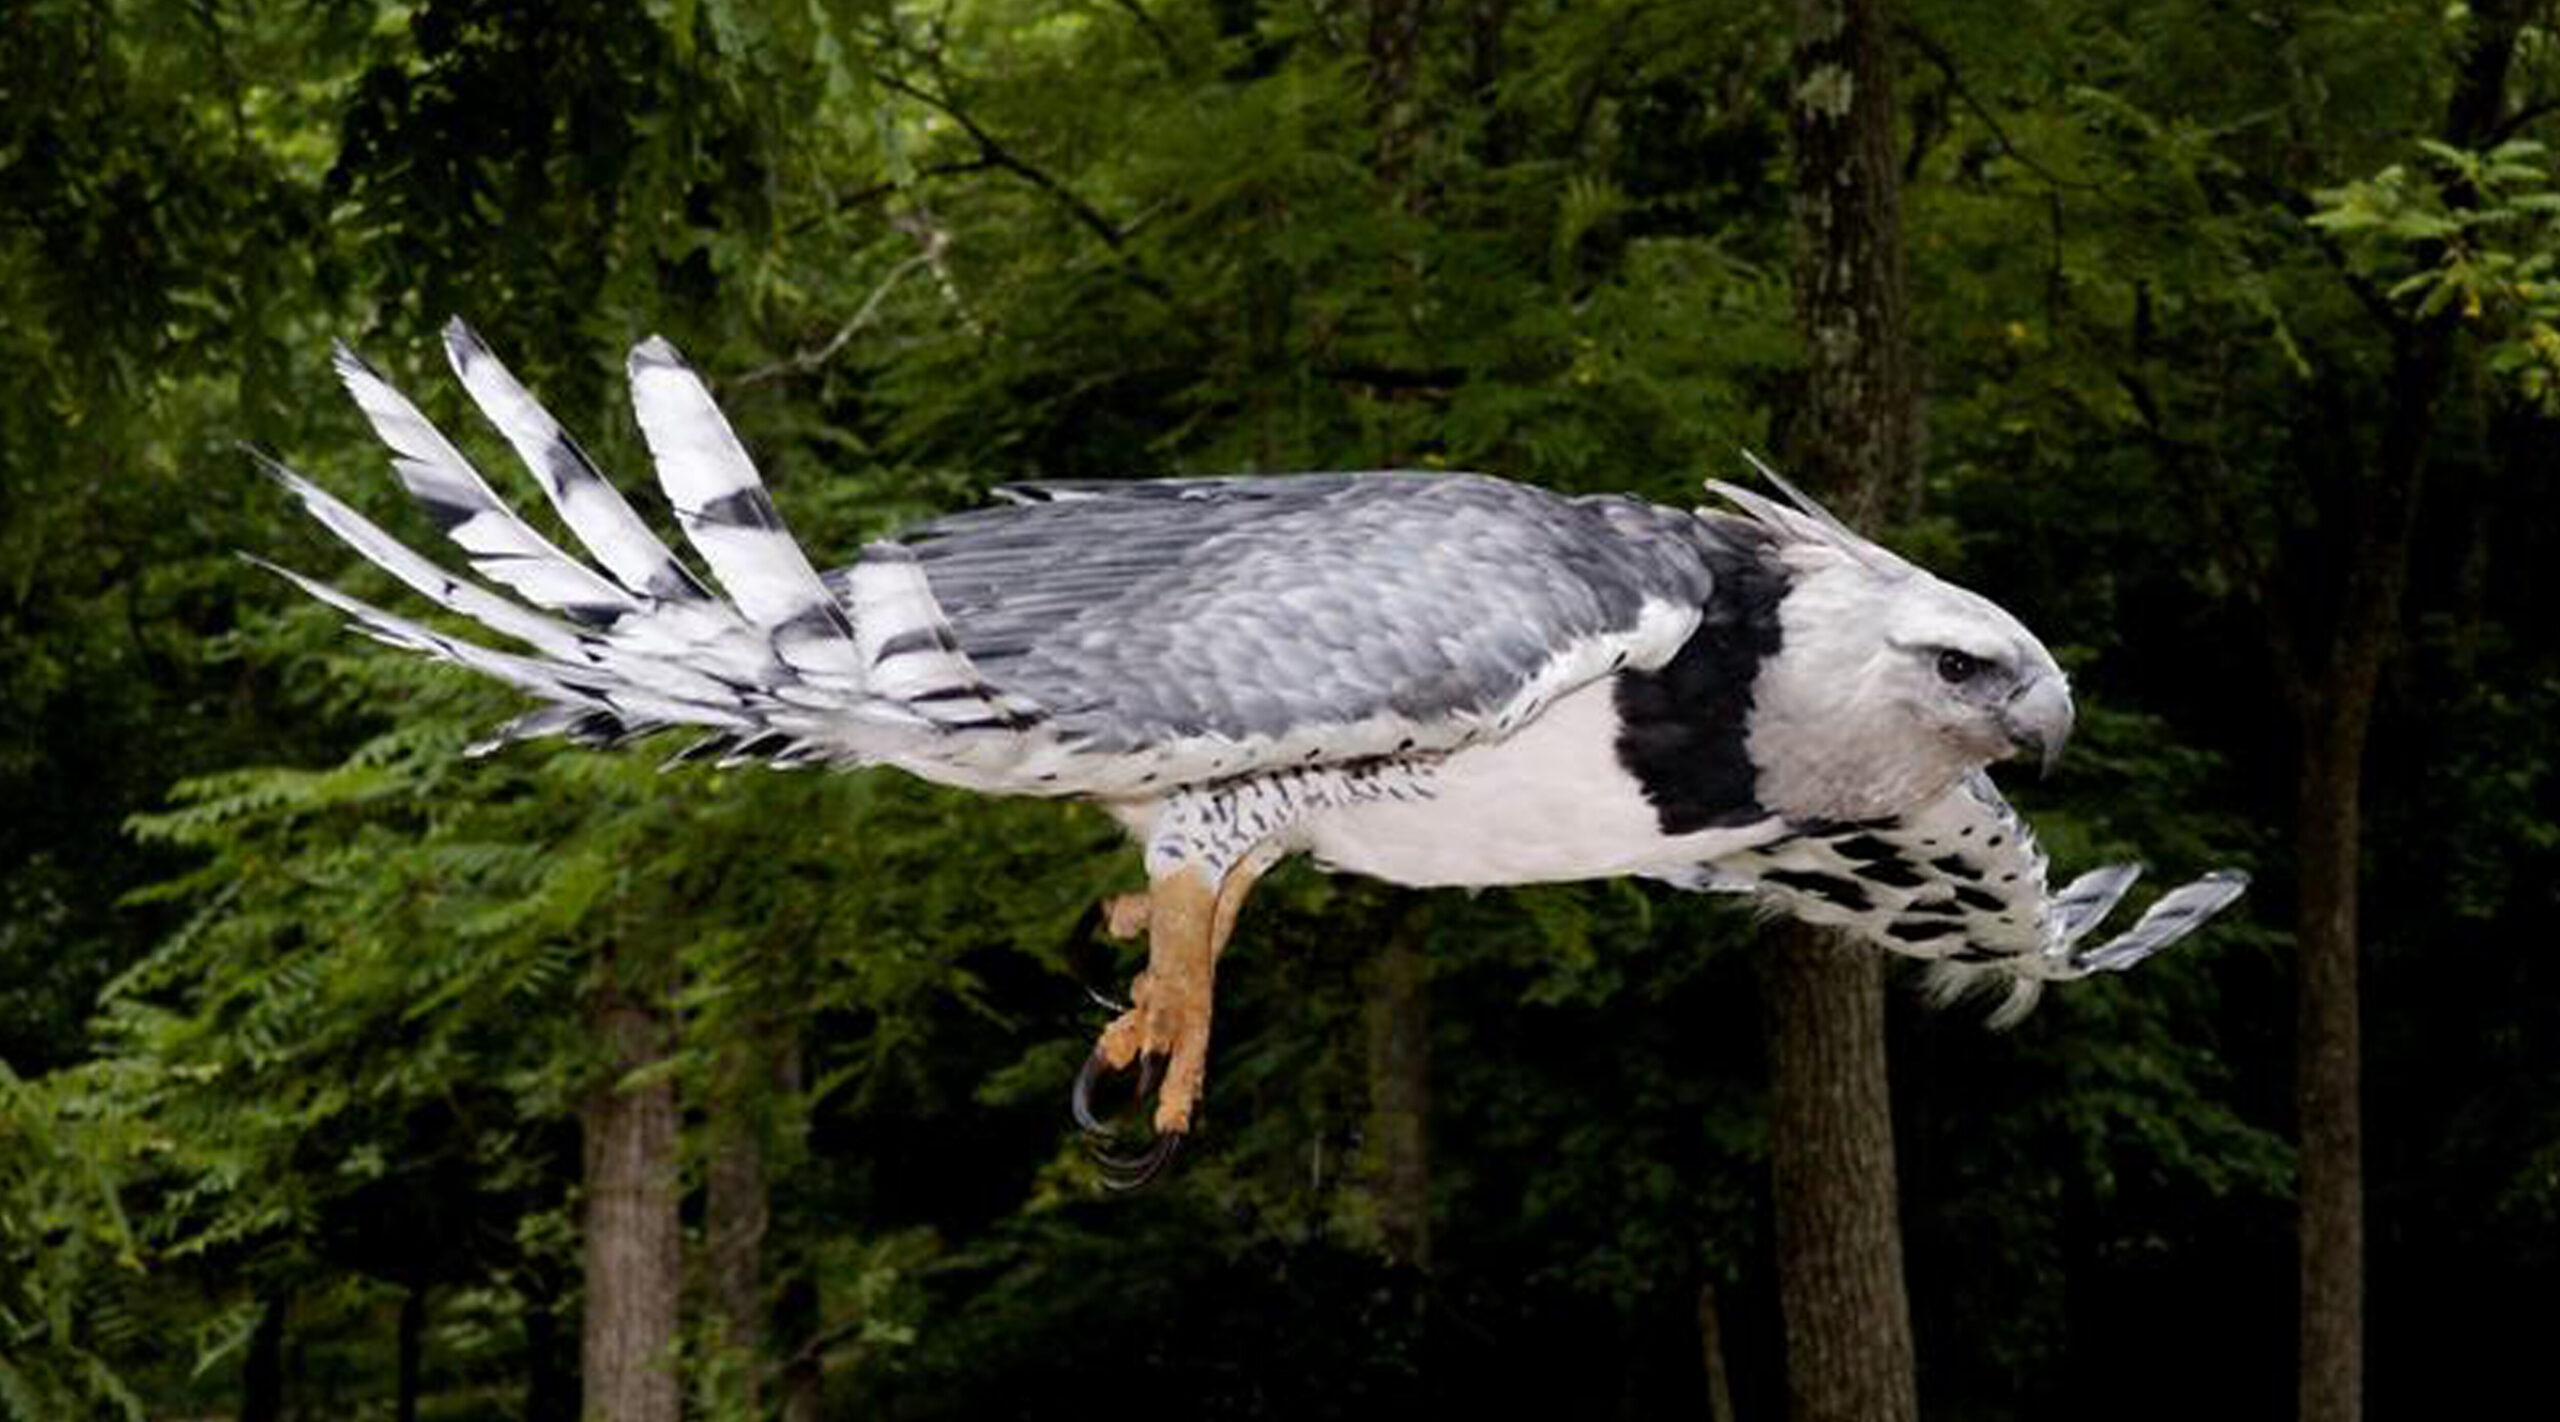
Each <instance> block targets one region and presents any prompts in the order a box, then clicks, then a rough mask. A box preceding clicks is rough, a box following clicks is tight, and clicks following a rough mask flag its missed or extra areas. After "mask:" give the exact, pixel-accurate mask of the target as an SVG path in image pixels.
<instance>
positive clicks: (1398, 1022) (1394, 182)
mask: <svg viewBox="0 0 2560 1422" xmlns="http://www.w3.org/2000/svg"><path fill="white" fill-rule="evenodd" d="M1430 16H1431V0H1370V4H1369V28H1368V76H1367V79H1368V97H1369V110H1370V113H1371V115H1372V117H1373V119H1374V121H1375V123H1376V125H1377V138H1376V146H1375V148H1374V150H1373V151H1372V153H1371V154H1370V165H1371V168H1372V170H1373V171H1374V172H1375V174H1376V177H1377V183H1378V190H1379V194H1380V197H1381V200H1382V201H1383V203H1384V204H1385V205H1386V206H1387V208H1388V209H1390V210H1391V211H1393V212H1396V213H1398V214H1400V215H1404V216H1412V215H1414V214H1416V213H1418V212H1419V211H1420V210H1421V206H1422V199H1421V189H1420V185H1419V184H1417V183H1416V182H1415V180H1414V172H1413V166H1414V156H1415V152H1416V150H1417V148H1418V146H1419V144H1420V142H1421V137H1422V126H1423V122H1424V111H1423V107H1422V104H1421V99H1420V93H1419V81H1420V73H1421V57H1422V37H1423V31H1424V27H1425V25H1426V24H1427V23H1428V22H1429V20H1430ZM1392 255H1393V257H1394V260H1395V271H1396V282H1395V286H1396V308H1397V316H1398V319H1399V320H1400V321H1401V322H1402V323H1403V324H1404V325H1405V327H1406V331H1407V334H1408V335H1410V336H1411V337H1412V339H1413V344H1414V347H1415V349H1416V351H1419V350H1421V349H1422V348H1423V346H1424V340H1423V333H1422V331H1421V330H1420V323H1421V319H1422V311H1423V306H1424V303H1423V297H1422V293H1423V281H1424V272H1423V268H1422V258H1421V254H1420V252H1419V251H1416V250H1411V249H1400V250H1398V251H1396V252H1395V253H1393V254H1392ZM1382 453H1383V454H1384V456H1385V462H1386V464H1387V465H1389V466H1396V465H1401V464H1403V463H1405V462H1407V460H1408V459H1409V458H1410V453H1411V452H1410V451H1409V450H1406V449H1401V448H1391V449H1388V450H1385V451H1382ZM1420 912H1421V910H1420V909H1419V908H1418V907H1417V905H1416V902H1415V897H1414V896H1413V895H1411V894H1409V893H1399V894H1398V895H1397V901H1396V902H1395V903H1394V904H1393V905H1392V906H1391V907H1390V908H1389V910H1388V921H1389V922H1390V924H1391V925H1392V927H1391V928H1390V929H1389V931H1388V934H1387V939H1386V942H1385V944H1384V945H1383V946H1382V948H1381V949H1380V951H1379V954H1378V957H1377V959H1376V960H1375V961H1374V962H1373V963H1371V964H1370V966H1369V998H1368V1002H1367V1005H1366V1008H1365V1013H1364V1016H1365V1020H1364V1022H1363V1024H1362V1025H1363V1028H1364V1032H1365V1036H1366V1039H1367V1040H1366V1044H1365V1045H1366V1047H1367V1051H1368V1070H1369V1117H1368V1122H1367V1130H1366V1134H1365V1139H1366V1141H1367V1148H1368V1154H1369V1159H1370V1163H1371V1165H1372V1167H1373V1170H1372V1174H1371V1176H1370V1178H1371V1181H1372V1182H1373V1183H1372V1188H1373V1189H1374V1191H1375V1192H1376V1193H1375V1199H1376V1203H1377V1208H1378V1223H1379V1229H1380V1233H1381V1235H1382V1236H1383V1238H1382V1243H1383V1244H1384V1246H1385V1249H1386V1252H1387V1257H1388V1258H1389V1259H1391V1260H1393V1261H1394V1262H1396V1263H1397V1264H1401V1265H1405V1266H1408V1267H1411V1268H1415V1269H1428V1268H1429V1267H1431V1151H1430V1124H1431V1011H1430V1009H1431V974H1430V965H1429V963H1428V962H1426V961H1425V959H1424V956H1423V952H1422V946H1421V944H1420V942H1419V941H1417V933H1416V929H1417V928H1418V926H1419V925H1418V922H1417V915H1418V914H1419V913H1420Z"/></svg>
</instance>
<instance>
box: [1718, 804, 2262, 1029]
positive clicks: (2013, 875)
mask: <svg viewBox="0 0 2560 1422" xmlns="http://www.w3.org/2000/svg"><path fill="white" fill-rule="evenodd" d="M2046 864H2047V861H2046V858H2045V853H2044V850H2043V849H2042V848H2041V847H2039V846H2038V845H2037V843H2036V838H2035V833H2034V831H2033V830H2031V829H2029V828H2028V827H2027V823H2026V821H2025V820H2024V819H2022V818H2020V816H2019V815H2018V812H2017V811H2016V810H2014V809H2012V808H2010V805H2009V802H2008V801H2007V800H2005V799H2003V798H2002V797H2001V794H2000V792H1999V790H1998V789H1997V788H1996V787H1994V786H1993V785H1992V783H1991V777H1989V776H1988V775H1985V774H1983V773H1981V772H1979V771H1977V772H1975V773H1974V774H1973V775H1972V776H1971V777H1969V778H1967V779H1966V780H1965V781H1963V782H1962V783H1960V784H1958V785H1957V786H1956V787H1955V788H1954V789H1953V790H1951V791H1949V792H1948V793H1947V794H1946V795H1944V796H1942V797H1940V798H1939V799H1938V800H1937V801H1936V802H1935V803H1933V804H1931V805H1929V806H1927V807H1925V808H1923V809H1921V810H1920V811H1918V812H1916V813H1914V814H1909V815H1902V816H1896V817H1892V818H1888V819H1877V820H1861V821H1857V822H1854V823H1845V824H1822V825H1799V826H1794V827H1792V832H1791V833H1789V834H1788V835H1787V836H1785V837H1784V838H1781V839H1778V840H1774V841H1772V842H1770V843H1768V844H1765V845H1761V846H1758V847H1756V848H1753V849H1750V850H1745V851H1743V852H1741V853H1738V854H1736V855H1733V856H1732V857H1731V858H1729V859H1727V860H1723V861H1719V862H1718V863H1716V864H1715V865H1713V866H1710V867H1711V871H1712V873H1713V875H1714V878H1713V881H1712V883H1713V887H1717V888H1723V889H1734V890H1748V891H1751V892H1754V893H1758V894H1761V895H1765V896H1767V897H1770V898H1772V899H1776V900H1778V901H1780V902H1781V903H1782V904H1783V906H1784V907H1785V908H1786V910H1787V911H1788V912H1789V913H1791V914H1794V915H1795V916H1797V917H1799V918H1804V919H1807V920H1810V921H1812V922H1815V923H1820V924H1827V925H1830V926H1833V927H1837V928H1841V929H1845V930H1847V931H1849V932H1850V933H1853V934H1855V935H1857V936H1859V937H1861V938H1864V939H1867V940H1868V941H1870V942H1873V943H1875V944H1877V945H1878V946H1881V947H1884V948H1888V949H1891V950H1893V951H1894V952H1897V953H1902V954H1906V955H1909V956H1912V957H1917V958H1925V959H1927V960H1929V962H1930V964H1931V970H1930V972H1931V976H1930V987H1931V989H1932V991H1933V992H1934V993H1936V994H1937V995H1938V996H1939V997H1940V998H1941V999H1942V1000H1943V999H1952V998H1955V997H1959V996H1962V995H1965V994H1967V993H1971V992H1975V991H1981V990H1985V989H1992V990H2005V991H2006V993H2007V997H2006V1000H2005V1001H2003V1002H2002V1003H2001V1004H2000V1006H1999V1007H1998V1008H1996V1009H1995V1010H1994V1011H1993V1014H1992V1020H1993V1022H1995V1023H1997V1024H2000V1025H2006V1024H2008V1023H2011V1022H2015V1021H2017V1020H2018V1019H2019V1018H2021V1017H2024V1016H2025V1015H2026V1013H2027V1011H2028V1010H2029V1009H2030V1008H2032V1007H2034V1006H2035V1002H2036V998H2037V995H2038V994H2039V993H2040V992H2041V991H2042V988H2043V985H2044V984H2045V983H2048V982H2062V981H2068V980H2070V979H2072V978H2082V977H2087V976H2088V975H2090V974H2091V973H2099V972H2121V971H2123V970H2124V969H2126V968H2130V967H2132V966H2133V965H2134V964H2136V963H2139V962H2141V961H2142V960H2143V959H2145V958H2148V957H2150V956H2151V955H2152V954H2154V953H2157V952H2159V951H2160V950H2161V949H2163V948H2166V947H2168V946H2169V945H2170V944H2172V943H2175V942H2177V941H2178V940H2179V939H2181V938H2184V937H2185V936H2186V935H2187V934H2188V933H2190V932H2192V931H2193V930H2194V929H2196V928H2197V927H2198V926H2199V925H2201V924H2202V923H2204V921H2205V920H2206V919H2208V918H2211V917H2212V916H2213V915H2214V914H2216V913H2218V912H2220V911H2221V910H2222V909H2223V908H2224V907H2225V906H2226V905H2228V904H2229V903H2230V902H2231V901H2232V900H2234V899H2236V898H2238V897H2240V894H2241V892H2242V891H2243V890H2244V889H2246V888H2247V887H2248V886H2249V876H2248V875H2246V874H2243V873H2241V872H2240V871H2239V870H2237V869H2220V870H2216V871H2214V872H2213V873H2210V874H2207V875H2205V876H2203V877H2202V878H2199V879H2196V880H2193V881H2191V882H2189V883H2186V884H2183V885H2180V886H2179V887H2177V888H2175V889H2172V890H2170V891H2169V892H2168V893H2166V894H2163V895H2161V896H2160V898H2159V899H2158V900H2156V901H2155V902H2153V904H2152V905H2151V907H2150V908H2148V909H2146V910H2144V912H2143V913H2142V915H2141V917H2139V918H2137V919H2136V920H2134V923H2133V926H2132V927H2130V928H2128V929H2126V930H2125V931H2124V932H2122V933H2119V934H2117V935H2115V936H2114V937H2112V938H2109V939H2107V940H2105V941H2104V942H2102V943H2097V944H2095V945H2089V944H2088V942H2087V940H2088V938H2089V935H2090V933H2091V931H2092V930H2094V929H2096V928H2097V926H2098V924H2099V923H2100V922H2101V921H2103V920H2104V919H2105V918H2106V917H2107V914H2108V912H2109V911H2110V910H2112V909H2113V908H2114V907H2115V906H2116V904H2117V902H2118V901H2119V900H2121V899H2122V898H2123V897H2124V895H2125V891H2126V890H2128V889H2130V888H2132V887H2133V884H2134V881H2135V880H2136V879H2138V878H2140V877H2141V874H2142V869H2141V866H2139V865H2135V864H2110V865H2107V866H2105V867H2103V868H2099V869H2093V870H2090V871H2089V872H2087V873H2085V874H2082V875H2080V876H2079V877H2077V878H2075V879H2073V880H2072V881H2071V882H2070V883H2068V884H2066V885H2064V886H2063V887H2062V888H2061V890H2060V891H2058V892H2057V891H2055V890H2053V889H2052V888H2050V887H2049V886H2048V884H2047V882H2046V878H2045V870H2046Z"/></svg>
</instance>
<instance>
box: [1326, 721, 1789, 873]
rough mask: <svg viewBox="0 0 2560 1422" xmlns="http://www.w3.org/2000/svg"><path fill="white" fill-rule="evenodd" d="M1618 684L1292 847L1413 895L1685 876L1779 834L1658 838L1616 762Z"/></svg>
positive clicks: (1341, 811)
mask: <svg viewBox="0 0 2560 1422" xmlns="http://www.w3.org/2000/svg"><path fill="white" fill-rule="evenodd" d="M1612 687H1613V683H1612V681H1611V680H1610V679H1608V678H1605V677H1604V678H1602V679H1601V680H1599V681H1596V682H1593V683H1591V684H1590V685H1588V686H1585V687H1583V688H1581V689H1579V690H1577V691H1574V692H1572V693H1570V694H1568V695H1566V696H1565V697H1563V698H1562V699H1561V700H1559V701H1557V702H1556V703H1555V704H1554V705H1553V706H1550V707H1548V708H1547V710H1546V712H1545V713H1544V714H1543V715H1541V716H1539V717H1538V718H1537V719H1536V720H1534V721H1531V722H1530V723H1529V724H1528V725H1526V726H1523V727H1522V728H1521V729H1520V730H1519V731H1517V732H1515V733H1514V734H1513V735H1511V736H1510V737H1509V738H1507V739H1505V740H1501V741H1497V742H1493V743H1490V744H1485V745H1477V746H1471V747H1469V748H1467V749H1465V750H1462V751H1458V752H1456V753H1454V754H1452V755H1451V756H1449V758H1448V759H1447V760H1445V761H1442V762H1441V763H1440V766H1439V769H1438V772H1437V774H1435V775H1434V776H1433V777H1432V782H1431V784H1432V793H1431V795H1430V796H1429V797H1428V798H1425V799H1411V800H1380V801H1373V802H1370V803H1366V804H1358V805H1345V806H1341V807H1338V808H1334V809H1328V810H1323V811H1319V812H1317V813H1315V814H1313V815H1311V816H1310V817H1309V818H1308V819H1307V820H1306V822H1305V823H1304V825H1303V826H1302V830H1301V833H1302V836H1303V837H1302V838H1300V840H1299V843H1300V845H1302V846H1303V847H1304V848H1305V849H1306V850H1307V852H1309V853H1311V854H1313V855H1315V856H1316V858H1318V859H1319V860H1322V861H1323V862H1325V863H1326V864H1328V865H1331V866H1332V867H1334V868H1338V869H1343V870H1347V871H1349V872H1352V873H1356V874H1366V875H1369V876H1371V877H1373V878H1378V879H1384V880H1387V881H1388V882H1390V883H1396V884H1411V885H1414V886H1417V887H1437V886H1471V887H1483V886H1491V885H1497V884H1535V883H1552V882H1557V881H1561V880H1570V879H1601V878H1612V877H1616V876H1619V875H1627V874H1639V875H1652V876H1656V877H1666V878H1682V877H1687V875H1688V871H1690V870H1692V869H1694V867H1695V866H1697V865H1698V864H1700V863H1702V862H1704V861H1707V860H1710V859H1714V858H1717V857H1719V856H1721V855H1724V854H1729V853H1732V852H1734V851H1735V850H1737V849H1743V848H1747V847H1749V846H1751V845H1754V844H1758V843H1760V842H1763V841H1765V840H1767V839H1769V838H1771V837H1772V836H1773V835H1774V834H1776V833H1777V832H1778V830H1777V827H1776V826H1774V825H1770V826H1759V825H1755V826H1746V827H1743V828H1739V829H1712V830H1702V831H1699V832H1698V833H1695V834H1687V835H1676V836H1674V835H1665V834H1664V833H1663V832H1662V825H1661V821H1660V820H1659V819H1658V818H1657V817H1656V815H1655V813H1654V808H1653V806H1652V805H1651V804H1649V803H1648V802H1647V801H1646V800H1645V797H1644V791H1643V788H1642V787H1641V786H1640V785H1639V784H1638V783H1637V782H1636V779H1635V777H1634V776H1632V775H1630V774H1628V773H1627V769H1626V767H1625V766H1623V765H1621V764H1619V762H1618V757H1617V741H1618V712H1617V706H1616V701H1615V696H1614V693H1613V690H1612Z"/></svg>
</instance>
